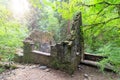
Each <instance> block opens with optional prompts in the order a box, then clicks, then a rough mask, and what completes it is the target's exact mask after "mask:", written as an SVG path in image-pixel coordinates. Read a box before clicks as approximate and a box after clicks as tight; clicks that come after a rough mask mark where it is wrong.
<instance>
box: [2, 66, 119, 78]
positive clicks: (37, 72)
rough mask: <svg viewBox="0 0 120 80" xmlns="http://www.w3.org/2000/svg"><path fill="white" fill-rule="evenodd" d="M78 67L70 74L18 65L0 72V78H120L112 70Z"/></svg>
mask: <svg viewBox="0 0 120 80" xmlns="http://www.w3.org/2000/svg"><path fill="white" fill-rule="evenodd" d="M80 67H81V69H80V70H78V71H76V72H75V73H74V74H73V75H72V76H70V75H68V74H67V73H65V72H62V71H59V70H54V69H51V68H47V69H45V70H42V69H40V67H39V65H19V68H18V69H15V70H11V71H7V72H4V73H2V74H0V80H120V76H119V75H118V74H115V73H112V72H104V73H102V72H100V71H99V70H98V69H95V68H92V67H88V66H85V65H81V66H80Z"/></svg>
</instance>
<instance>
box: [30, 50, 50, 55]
mask: <svg viewBox="0 0 120 80" xmlns="http://www.w3.org/2000/svg"><path fill="white" fill-rule="evenodd" d="M32 53H35V54H40V55H44V56H51V54H50V53H46V52H42V51H37V50H33V51H32Z"/></svg>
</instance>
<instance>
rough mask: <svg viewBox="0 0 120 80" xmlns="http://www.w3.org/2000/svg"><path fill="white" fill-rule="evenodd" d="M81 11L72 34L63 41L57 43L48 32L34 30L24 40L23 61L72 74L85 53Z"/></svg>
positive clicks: (74, 23) (76, 18)
mask: <svg viewBox="0 0 120 80" xmlns="http://www.w3.org/2000/svg"><path fill="white" fill-rule="evenodd" d="M81 25H82V19H81V13H79V14H78V15H76V17H75V19H74V21H73V23H72V28H71V33H70V36H68V37H67V39H66V40H65V41H63V42H61V43H56V44H55V41H54V39H53V35H52V34H50V33H48V32H42V31H38V30H34V31H33V32H32V33H31V34H30V35H29V36H28V37H27V38H26V39H25V40H24V50H23V52H24V56H23V58H22V61H23V62H26V63H40V64H43V65H47V66H49V67H53V68H56V69H60V70H63V71H65V72H68V73H69V74H72V73H73V72H74V71H75V70H76V69H77V66H78V64H79V63H80V61H81V60H82V59H83V54H84V51H83V50H84V49H83V48H84V41H83V33H82V30H81Z"/></svg>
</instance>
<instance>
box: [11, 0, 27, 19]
mask: <svg viewBox="0 0 120 80" xmlns="http://www.w3.org/2000/svg"><path fill="white" fill-rule="evenodd" d="M10 9H11V11H12V13H13V16H14V17H16V18H20V17H23V16H24V14H25V13H27V12H28V11H29V3H28V1H27V0H11V3H10Z"/></svg>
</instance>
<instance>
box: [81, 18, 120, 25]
mask: <svg viewBox="0 0 120 80" xmlns="http://www.w3.org/2000/svg"><path fill="white" fill-rule="evenodd" d="M119 18H120V16H118V17H115V18H111V19H109V20H107V21H104V22H99V23H95V24H90V25H83V27H85V26H98V25H100V24H107V23H108V22H110V21H113V20H116V19H119Z"/></svg>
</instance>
